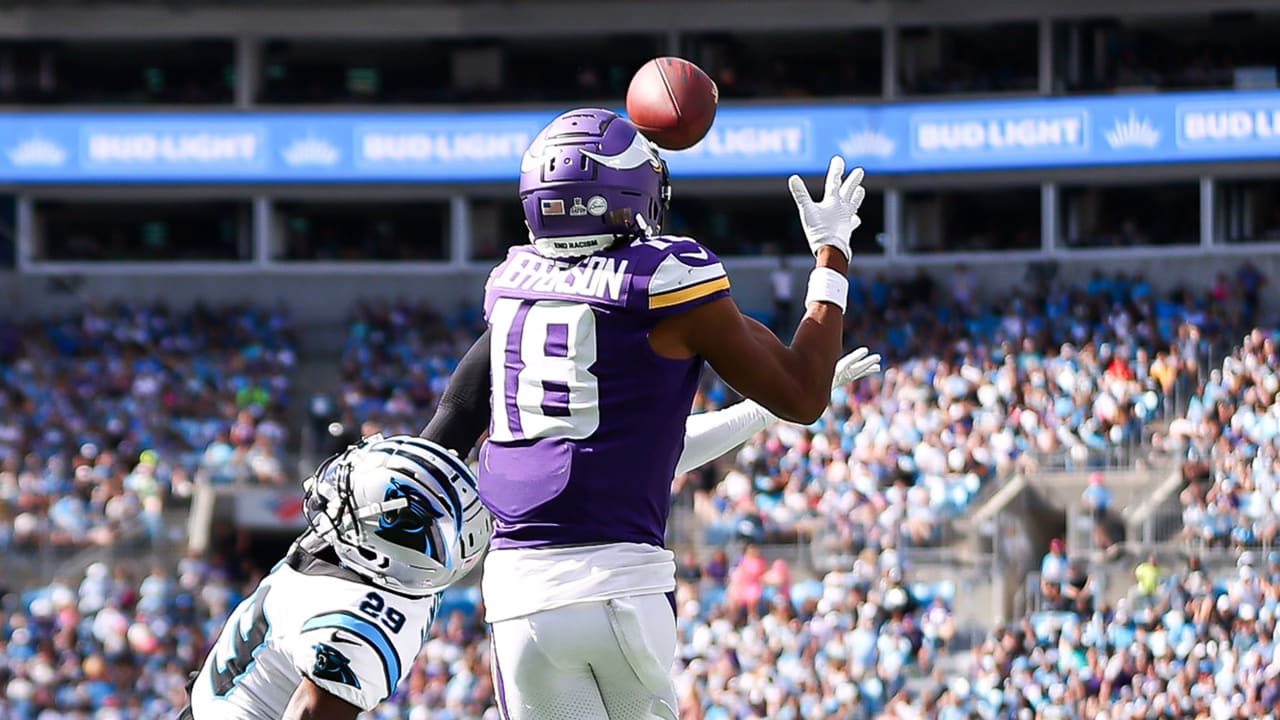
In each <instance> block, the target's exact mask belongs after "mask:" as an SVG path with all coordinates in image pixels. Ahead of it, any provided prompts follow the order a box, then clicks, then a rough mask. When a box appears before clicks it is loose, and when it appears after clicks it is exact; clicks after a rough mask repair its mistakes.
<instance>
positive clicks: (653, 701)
mask: <svg viewBox="0 0 1280 720" xmlns="http://www.w3.org/2000/svg"><path fill="white" fill-rule="evenodd" d="M492 631H493V632H492V637H493V648H494V652H493V655H494V657H493V662H492V665H493V683H494V688H495V690H496V692H497V695H498V706H499V709H500V711H501V714H502V717H503V720H678V713H677V707H678V706H677V703H676V691H675V686H674V685H673V683H672V680H671V667H672V664H673V663H674V661H675V655H676V622H675V613H674V612H673V609H672V606H671V601H670V600H669V599H668V598H667V596H666V595H664V594H654V595H640V596H636V597H627V598H618V599H613V600H599V601H589V602H583V603H577V604H574V605H568V606H565V607H560V608H555V609H553V610H543V611H541V612H537V613H534V614H532V615H526V616H524V617H519V618H514V619H511V620H502V621H499V622H496V623H494V624H493V626H492Z"/></svg>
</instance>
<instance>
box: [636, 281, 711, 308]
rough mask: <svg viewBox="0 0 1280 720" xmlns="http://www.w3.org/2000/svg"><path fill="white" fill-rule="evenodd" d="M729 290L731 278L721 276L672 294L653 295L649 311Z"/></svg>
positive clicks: (674, 291) (650, 299)
mask: <svg viewBox="0 0 1280 720" xmlns="http://www.w3.org/2000/svg"><path fill="white" fill-rule="evenodd" d="M728 289H729V276H728V275H721V276H720V277H718V278H714V279H712V280H708V281H706V282H703V283H699V284H697V285H693V286H691V287H687V288H681V289H679V290H672V291H670V292H665V293H661V294H659V295H652V296H650V297H649V309H650V310H657V309H658V308H665V307H671V306H672V305H679V304H681V303H687V302H689V301H690V300H697V299H698V298H700V297H706V296H707V295H710V294H711V293H715V292H720V291H721V290H728Z"/></svg>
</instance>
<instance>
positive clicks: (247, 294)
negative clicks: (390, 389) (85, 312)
mask: <svg viewBox="0 0 1280 720" xmlns="http://www.w3.org/2000/svg"><path fill="white" fill-rule="evenodd" d="M1246 258H1248V259H1252V260H1253V262H1254V263H1255V264H1257V265H1258V266H1259V268H1260V269H1261V270H1262V271H1263V273H1265V274H1266V275H1267V276H1268V277H1269V278H1270V279H1271V286H1270V287H1269V288H1268V290H1267V293H1266V295H1265V296H1264V297H1266V298H1267V300H1268V301H1269V302H1268V304H1269V305H1271V306H1272V307H1274V306H1275V301H1276V299H1277V298H1280V290H1278V288H1280V253H1275V252H1270V253H1267V254H1259V255H1245V254H1243V253H1232V254H1219V255H1213V256H1198V255H1190V256H1186V255H1182V256H1180V255H1174V254H1169V255H1164V256H1162V255H1159V254H1149V255H1145V256H1136V255H1130V254H1127V253H1124V252H1123V251H1122V252H1121V253H1119V254H1117V255H1114V256H1109V257H1101V256H1099V255H1097V254H1093V255H1090V256H1087V257H1085V258H1082V259H1076V258H1070V259H1066V260H1060V261H1058V266H1059V270H1058V277H1059V278H1060V279H1064V280H1071V281H1085V280H1087V279H1088V277H1089V274H1090V273H1091V272H1092V271H1093V269H1095V268H1101V269H1103V270H1104V271H1105V272H1108V273H1114V272H1118V271H1124V272H1126V273H1129V274H1133V273H1139V272H1140V273H1144V274H1145V275H1146V276H1147V278H1148V279H1149V280H1150V281H1151V282H1152V284H1153V285H1155V286H1156V287H1157V288H1158V289H1169V288H1171V287H1175V286H1177V285H1188V286H1199V287H1203V286H1205V285H1207V284H1209V283H1211V282H1212V281H1213V278H1214V276H1215V274H1216V273H1218V272H1225V273H1228V275H1229V276H1230V275H1233V274H1234V273H1235V271H1236V269H1237V268H1238V267H1239V266H1240V264H1241V263H1242V262H1243V261H1244V260H1245V259H1246ZM965 259H966V260H967V261H968V264H969V266H970V267H971V268H972V269H973V271H974V273H975V274H976V275H978V277H979V279H980V280H981V286H982V288H983V291H984V292H986V293H988V294H997V293H1002V292H1005V291H1007V290H1008V288H1009V287H1011V286H1012V285H1015V284H1016V285H1024V284H1025V283H1026V282H1027V280H1026V278H1027V269H1028V267H1029V264H1030V262H1031V261H1005V262H993V259H994V258H992V257H990V256H987V257H982V256H972V257H967V258H965ZM726 262H727V264H728V265H729V268H730V274H731V277H732V278H733V281H734V290H733V292H734V296H735V297H736V298H737V300H738V303H739V304H740V305H742V306H743V307H744V308H747V309H749V310H766V309H767V308H768V307H769V305H770V285H769V273H770V272H771V271H772V270H773V268H774V267H776V265H775V264H774V262H773V261H771V260H769V259H766V258H742V259H734V260H728V261H726ZM808 262H809V261H808V260H807V259H805V258H796V259H795V260H794V261H793V262H792V263H791V266H792V268H793V272H794V274H795V276H796V284H795V287H796V291H797V294H798V295H803V288H804V282H805V277H806V275H807V273H808V269H809V267H811V266H810V265H808ZM854 266H855V268H856V269H857V272H859V273H860V274H861V275H862V276H863V277H867V278H870V277H872V276H874V275H875V274H877V273H880V272H883V273H885V274H886V275H888V276H890V277H895V276H903V275H911V274H913V273H915V272H916V271H917V269H919V268H924V269H925V270H926V271H928V272H929V273H931V274H933V275H934V276H935V277H936V278H937V279H938V280H939V281H941V282H943V283H945V282H946V278H947V277H948V275H949V274H950V273H951V272H953V271H954V268H955V260H954V259H952V258H948V257H945V256H944V257H936V256H923V257H913V258H898V259H896V260H895V261H892V262H891V261H887V260H885V259H884V258H871V257H868V258H855V260H854ZM488 269H489V268H488V267H486V266H483V265H474V266H466V267H463V268H436V269H431V270H425V271H423V272H421V273H418V272H413V271H407V272H406V271H398V270H395V269H391V270H381V271H380V270H363V271H353V270H349V269H347V270H340V271H336V272H333V273H319V272H306V273H300V272H297V271H292V270H289V271H284V272H263V271H258V270H255V269H254V268H252V267H246V269H245V271H244V272H237V273H231V272H223V271H219V272H217V273H199V272H194V273H193V272H187V273H180V274H172V275H159V274H155V273H145V274H134V273H128V274H116V273H112V274H103V275H79V276H73V279H74V281H75V285H76V289H75V290H74V291H72V292H68V291H65V290H64V291H59V290H58V289H57V288H56V287H55V286H56V285H57V282H55V281H57V280H59V279H66V278H65V277H63V278H59V277H58V276H49V275H17V274H14V273H0V307H3V310H0V312H3V313H4V314H5V315H7V316H11V317H12V316H19V317H21V316H29V315H36V316H39V315H42V314H45V313H48V312H49V311H50V309H53V310H55V311H57V310H61V309H69V308H73V307H75V306H77V305H78V304H80V303H81V302H83V301H84V300H85V299H116V298H133V299H153V298H164V299H166V300H167V301H168V302H169V303H170V304H172V305H175V306H179V307H180V306H184V305H188V304H190V303H192V302H195V301H197V300H205V301H210V302H218V303H221V302H233V301H238V300H244V299H253V300H255V301H257V302H268V303H270V302H276V301H283V302H285V303H287V304H289V305H290V306H291V307H292V308H293V311H294V312H295V314H296V315H297V317H298V319H299V321H300V322H302V323H303V324H329V323H332V322H335V321H340V320H341V319H342V318H344V317H345V316H346V313H347V311H348V309H349V308H350V307H351V304H352V303H353V302H354V301H355V300H356V299H358V298H387V299H395V298H408V299H411V300H417V299H427V300H430V301H431V302H433V303H435V304H436V305H437V306H440V307H442V308H446V309H452V308H456V307H459V306H460V305H461V304H462V303H471V304H473V305H475V304H478V303H479V302H480V298H481V293H482V289H483V286H484V279H485V277H486V275H487V273H488Z"/></svg>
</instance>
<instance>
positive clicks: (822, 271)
mask: <svg viewBox="0 0 1280 720" xmlns="http://www.w3.org/2000/svg"><path fill="white" fill-rule="evenodd" d="M814 302H829V303H831V304H832V305H835V306H837V307H839V308H840V312H844V308H845V305H846V304H847V303H848V302H849V278H847V277H845V276H844V275H842V274H841V273H838V272H836V271H835V270H832V269H831V268H828V267H817V268H814V269H813V272H811V273H809V291H808V292H807V293H806V294H805V296H804V304H805V305H806V306H807V305H808V304H809V303H814Z"/></svg>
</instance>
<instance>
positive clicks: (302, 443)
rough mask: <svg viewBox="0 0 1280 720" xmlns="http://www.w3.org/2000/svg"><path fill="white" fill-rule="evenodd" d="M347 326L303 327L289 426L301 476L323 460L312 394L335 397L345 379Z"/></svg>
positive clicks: (326, 324) (332, 324)
mask: <svg viewBox="0 0 1280 720" xmlns="http://www.w3.org/2000/svg"><path fill="white" fill-rule="evenodd" d="M346 332H347V330H346V326H345V325H341V324H336V323H325V324H311V325H307V326H305V327H302V328H299V332H298V344H299V350H298V357H299V362H298V367H297V368H296V370H295V375H294V388H296V392H295V394H294V398H295V400H294V402H293V404H292V405H290V407H289V427H290V428H293V429H294V432H293V433H291V434H290V437H291V438H293V440H292V442H291V444H292V447H291V448H290V449H291V450H292V452H293V453H294V457H295V459H296V461H297V472H298V473H299V477H300V478H302V477H306V475H307V474H308V473H310V472H311V470H312V469H313V468H314V466H315V464H316V463H317V462H319V461H320V460H321V458H320V457H319V454H320V452H321V451H320V450H318V449H317V448H316V445H317V443H316V434H317V433H318V432H319V431H320V428H318V427H316V426H315V425H314V423H313V422H312V418H311V412H310V410H311V398H312V397H314V396H315V395H328V396H330V397H333V396H335V395H336V394H337V392H338V383H339V380H340V379H341V370H340V366H341V358H342V343H343V340H344V339H345V338H346Z"/></svg>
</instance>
